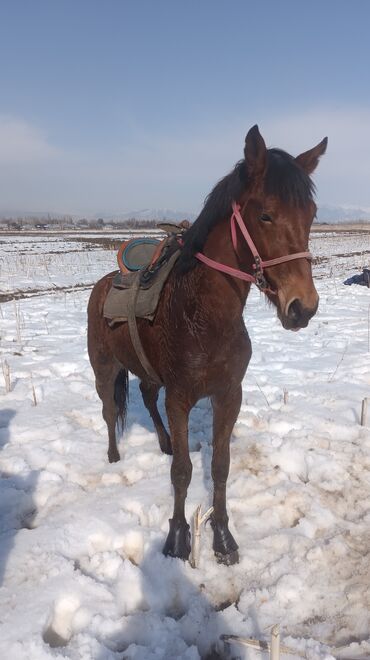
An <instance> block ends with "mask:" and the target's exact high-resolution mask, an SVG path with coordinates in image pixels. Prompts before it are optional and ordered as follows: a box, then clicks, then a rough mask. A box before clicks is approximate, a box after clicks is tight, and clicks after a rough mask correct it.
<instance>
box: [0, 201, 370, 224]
mask: <svg viewBox="0 0 370 660" xmlns="http://www.w3.org/2000/svg"><path fill="white" fill-rule="evenodd" d="M67 216H68V217H70V218H73V219H74V220H77V219H79V218H81V217H82V214H69V213H68V214H64V213H54V212H46V211H22V210H17V211H11V210H6V209H0V222H1V221H2V220H3V219H5V218H7V219H9V218H14V219H17V218H39V219H45V220H47V219H48V218H55V219H62V218H65V217H67ZM85 217H86V218H87V219H88V220H97V219H99V218H103V219H104V221H105V222H110V223H114V222H118V221H120V220H121V221H122V220H129V219H135V220H156V221H158V222H159V221H163V220H168V221H172V222H179V221H181V220H184V219H187V220H190V221H193V220H195V218H196V217H197V214H196V213H192V212H189V211H177V210H174V209H167V208H161V209H157V208H143V209H133V210H131V211H124V212H122V213H112V214H111V213H104V211H101V212H99V213H95V214H94V215H90V216H89V215H87V216H85ZM354 221H360V222H369V223H370V208H357V207H354V206H331V205H322V206H319V208H318V211H317V219H316V221H315V222H319V223H320V222H321V223H322V222H327V223H329V224H339V223H345V222H354Z"/></svg>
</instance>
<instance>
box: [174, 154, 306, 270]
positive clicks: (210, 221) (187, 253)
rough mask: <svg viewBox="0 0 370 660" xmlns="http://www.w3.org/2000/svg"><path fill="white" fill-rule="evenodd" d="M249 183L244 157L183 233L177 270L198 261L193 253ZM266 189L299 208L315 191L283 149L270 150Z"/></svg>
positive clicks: (202, 243) (188, 266)
mask: <svg viewBox="0 0 370 660" xmlns="http://www.w3.org/2000/svg"><path fill="white" fill-rule="evenodd" d="M247 186H248V177H247V170H246V166H245V160H244V159H243V160H241V161H239V162H238V163H237V164H236V165H235V167H234V169H233V170H232V171H231V172H230V173H229V174H227V175H226V176H225V177H224V178H223V179H221V181H219V182H218V183H217V184H216V185H215V187H214V188H213V190H212V191H211V192H210V193H209V195H208V197H206V200H205V202H204V206H203V209H202V211H201V212H200V214H199V216H198V217H197V219H196V220H195V222H194V223H193V225H192V226H191V227H190V229H189V230H188V231H187V232H186V234H185V236H184V245H183V249H182V251H181V255H180V257H179V259H178V261H177V265H176V266H177V270H178V272H181V273H185V272H186V271H188V270H191V269H192V268H193V267H194V266H195V265H196V263H198V262H197V260H196V259H195V258H194V254H195V253H196V252H200V251H201V250H202V249H203V247H204V244H205V242H206V239H207V236H208V234H209V232H210V231H211V229H212V228H213V227H214V226H215V225H216V224H217V223H218V222H220V221H221V220H223V219H224V218H227V217H229V216H230V215H231V211H232V209H231V204H232V202H233V201H234V200H235V201H237V200H239V199H240V197H241V196H242V193H243V192H244V191H245V189H246V188H247ZM264 189H265V193H266V195H272V196H275V197H279V199H281V201H282V202H283V203H286V204H290V205H292V206H295V207H297V208H303V207H304V206H306V205H307V204H308V203H309V202H310V201H311V200H312V199H313V195H314V192H315V186H314V183H313V181H312V180H311V179H310V177H309V175H308V174H306V172H305V171H304V170H303V169H302V168H301V167H300V166H299V165H298V164H297V163H296V162H295V160H294V158H293V156H290V155H289V154H288V153H286V151H282V150H281V149H268V151H267V170H266V175H265V181H264Z"/></svg>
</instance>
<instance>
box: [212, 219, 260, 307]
mask: <svg viewBox="0 0 370 660" xmlns="http://www.w3.org/2000/svg"><path fill="white" fill-rule="evenodd" d="M238 239H239V240H238V244H239V243H240V242H241V240H242V239H241V237H240V234H238ZM239 251H240V256H239V255H238V254H237V253H236V252H235V250H234V247H233V244H232V240H231V230H230V220H229V219H227V220H222V221H221V222H219V223H218V224H217V225H216V226H215V227H214V228H213V229H212V230H211V231H210V233H209V235H208V238H207V240H206V243H205V246H204V250H203V253H204V254H205V255H206V256H207V257H210V258H211V259H214V260H215V261H218V262H219V263H221V264H226V265H227V266H231V267H232V268H236V269H239V270H243V271H245V272H248V273H252V272H253V265H252V264H253V257H252V254H250V253H249V250H245V249H241V250H239V249H238V252H239ZM205 268H206V269H207V270H206V279H207V286H209V287H212V290H213V289H215V290H217V292H218V298H219V299H220V300H224V301H225V304H226V305H227V308H228V310H230V313H231V312H232V311H234V312H235V313H239V314H242V312H243V308H244V306H245V303H246V300H247V297H248V294H249V291H250V283H248V282H245V281H243V280H240V279H238V278H236V277H231V276H230V275H224V274H223V273H220V272H218V271H217V270H214V269H212V268H210V267H208V266H205Z"/></svg>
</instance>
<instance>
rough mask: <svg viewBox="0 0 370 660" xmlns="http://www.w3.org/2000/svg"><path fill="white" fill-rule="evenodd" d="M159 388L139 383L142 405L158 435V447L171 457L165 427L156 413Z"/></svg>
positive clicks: (170, 447)
mask: <svg viewBox="0 0 370 660" xmlns="http://www.w3.org/2000/svg"><path fill="white" fill-rule="evenodd" d="M159 389H160V388H159V387H158V386H157V385H151V384H149V383H145V382H141V383H140V390H141V394H142V397H143V401H144V405H145V407H146V408H147V410H148V412H149V415H150V416H151V418H152V420H153V423H154V426H155V430H156V432H157V435H158V440H159V446H160V448H161V450H162V452H163V453H164V454H169V455H170V456H171V455H172V445H171V440H170V436H169V434H168V431H167V429H166V427H165V426H164V424H163V421H162V417H161V416H160V414H159V412H158V407H157V401H158V392H159Z"/></svg>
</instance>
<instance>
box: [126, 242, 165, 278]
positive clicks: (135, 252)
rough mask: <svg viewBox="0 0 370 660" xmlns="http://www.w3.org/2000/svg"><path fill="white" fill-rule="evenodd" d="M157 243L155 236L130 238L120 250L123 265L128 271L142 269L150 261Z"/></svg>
mask: <svg viewBox="0 0 370 660" xmlns="http://www.w3.org/2000/svg"><path fill="white" fill-rule="evenodd" d="M159 244H160V241H158V240H156V239H155V238H132V239H131V240H129V241H127V242H126V243H124V244H123V246H122V247H123V249H122V251H121V250H120V256H121V259H122V263H123V265H124V266H125V268H127V270H129V271H136V270H142V269H143V268H145V267H146V266H147V265H148V264H150V262H151V261H152V258H153V255H154V253H155V251H156V249H157V247H158V245H159Z"/></svg>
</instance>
